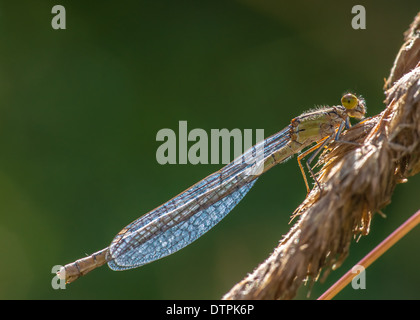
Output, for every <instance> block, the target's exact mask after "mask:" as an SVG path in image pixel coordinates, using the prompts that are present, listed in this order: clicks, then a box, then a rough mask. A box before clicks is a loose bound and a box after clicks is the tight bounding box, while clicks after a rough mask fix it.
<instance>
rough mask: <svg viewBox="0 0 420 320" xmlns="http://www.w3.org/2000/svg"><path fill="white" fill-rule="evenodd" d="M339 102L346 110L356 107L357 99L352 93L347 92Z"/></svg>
mask: <svg viewBox="0 0 420 320" xmlns="http://www.w3.org/2000/svg"><path fill="white" fill-rule="evenodd" d="M341 103H342V105H343V107H344V108H346V109H347V110H349V109H354V108H356V106H357V104H358V103H359V99H357V97H356V96H355V95H354V94H351V93H347V94H346V95H344V96H343V97H342V98H341Z"/></svg>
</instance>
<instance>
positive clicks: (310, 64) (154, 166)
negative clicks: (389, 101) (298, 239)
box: [0, 0, 420, 299]
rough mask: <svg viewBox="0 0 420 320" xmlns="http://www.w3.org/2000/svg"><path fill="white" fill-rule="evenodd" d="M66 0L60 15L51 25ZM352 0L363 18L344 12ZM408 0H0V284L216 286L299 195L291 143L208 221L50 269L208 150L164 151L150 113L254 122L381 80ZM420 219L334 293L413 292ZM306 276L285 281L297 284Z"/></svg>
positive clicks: (267, 247) (237, 274) (385, 225)
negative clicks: (100, 261)
mask: <svg viewBox="0 0 420 320" xmlns="http://www.w3.org/2000/svg"><path fill="white" fill-rule="evenodd" d="M56 4H61V5H64V6H65V8H66V11H67V12H66V18H67V29H66V30H53V29H52V28H51V19H52V17H53V15H52V14H51V8H52V7H53V6H54V5H56ZM356 4H362V5H364V6H365V8H366V12H367V29H366V30H353V29H352V28H351V19H352V17H353V15H352V14H351V8H352V7H353V5H356ZM418 9H419V6H418V1H392V2H391V1H390V2H386V3H385V2H383V1H358V2H352V1H344V2H343V1H340V2H339V1H324V2H322V4H321V3H320V2H318V3H316V4H315V3H312V2H310V1H305V2H304V1H299V0H298V1H293V2H280V1H274V0H272V1H257V0H254V1H251V0H244V1H214V0H212V1H156V0H154V1H151V0H150V1H124V2H117V1H115V0H114V1H88V3H86V2H82V1H79V2H77V3H76V2H75V1H64V0H63V1H13V2H12V1H0V37H1V38H0V39H1V49H0V50H1V53H0V56H1V61H0V81H1V85H0V145H1V156H0V190H1V192H0V243H1V245H0V257H1V260H0V261H1V263H0V298H2V299H123V298H128V299H218V298H220V297H221V296H222V295H223V294H224V293H226V292H227V291H228V290H229V289H230V288H231V287H232V286H233V285H234V284H235V283H236V282H238V281H239V280H241V279H242V278H243V277H244V276H245V275H246V274H247V273H248V272H251V271H252V270H253V268H255V267H256V266H257V265H258V264H259V263H260V262H261V261H263V260H264V259H265V258H266V257H267V256H268V255H269V254H270V253H271V251H272V250H273V248H274V247H275V246H276V245H277V243H278V240H279V239H281V237H282V235H283V234H285V233H286V232H287V231H288V229H289V227H290V225H289V224H288V222H289V217H290V215H291V213H292V212H293V210H294V209H295V208H296V207H297V205H298V204H299V203H300V202H301V201H302V200H303V199H304V197H305V186H304V183H303V181H302V178H301V176H300V172H299V169H298V166H297V165H296V161H295V160H292V161H289V162H287V163H285V164H283V165H280V166H278V167H276V168H274V169H273V170H271V171H270V172H269V173H267V174H266V175H265V176H264V177H262V178H261V179H260V180H259V182H258V183H257V184H256V185H255V187H254V188H253V190H252V191H251V192H250V193H249V194H248V195H247V196H246V198H245V199H244V200H243V201H242V202H241V203H240V204H239V205H238V206H237V208H235V210H234V211H233V212H232V213H231V214H230V215H228V217H226V218H225V219H224V220H223V221H222V222H221V223H220V224H219V225H217V227H215V228H214V229H213V230H211V232H209V233H207V234H206V235H205V236H203V237H202V238H201V239H199V241H196V242H194V243H193V244H191V245H190V246H188V247H187V248H185V249H184V250H181V251H180V252H178V253H176V254H174V255H172V256H169V257H166V258H164V259H162V260H159V261H156V262H154V263H152V264H149V265H146V266H144V267H141V268H138V269H134V270H130V271H125V272H112V271H110V270H109V269H108V268H107V267H106V266H104V267H102V268H100V269H98V270H95V271H93V272H92V273H90V274H89V275H88V276H86V277H84V278H82V279H80V280H78V281H77V282H75V283H73V284H70V285H68V286H67V289H66V290H53V289H52V287H51V280H52V278H53V274H52V273H51V269H52V267H53V266H54V265H57V264H65V263H68V262H71V261H74V260H76V259H79V258H82V257H83V256H84V255H85V254H87V253H89V254H90V253H92V252H95V251H97V250H99V249H102V248H104V247H105V246H107V245H109V243H110V242H111V240H112V239H113V237H114V235H115V234H116V233H117V232H118V231H119V230H120V229H121V228H122V227H124V226H125V225H126V224H128V223H129V222H131V221H132V220H134V219H136V218H137V217H139V216H140V215H142V214H144V213H146V212H148V211H149V210H151V209H153V208H155V207H156V206H158V205H160V204H162V203H163V202H165V201H167V200H168V199H170V198H172V197H173V196H174V195H176V194H178V193H179V192H181V191H183V190H184V189H186V188H188V187H189V186H191V185H192V184H194V183H195V182H197V181H199V180H200V179H202V178H204V177H205V176H207V175H208V174H210V173H212V172H213V171H215V170H218V169H219V168H220V167H221V165H195V166H194V165H165V166H162V165H159V164H158V163H157V161H156V150H157V148H158V146H159V145H160V144H161V142H157V141H156V133H157V132H158V131H159V130H160V129H162V128H171V129H173V130H175V131H176V130H177V128H178V121H180V120H186V121H188V126H189V129H193V128H203V129H205V130H206V131H207V132H210V129H212V128H215V129H221V128H227V129H229V130H231V129H234V128H239V129H241V130H243V129H264V130H265V135H266V136H268V135H271V134H273V133H275V132H277V131H279V130H280V129H282V128H283V127H285V126H286V125H287V124H288V123H289V121H290V119H291V118H293V117H294V116H297V115H299V114H300V113H301V112H303V111H304V110H306V109H309V108H312V107H313V106H314V105H321V104H337V103H339V99H340V97H341V95H342V93H344V92H345V91H346V90H352V91H353V92H357V93H358V94H362V95H363V96H364V97H365V98H366V100H367V104H368V112H369V115H373V114H376V113H378V112H380V111H381V110H382V109H383V103H382V101H383V99H384V94H383V89H382V86H383V83H384V80H383V79H384V78H385V77H387V76H388V75H389V71H390V67H391V65H392V63H393V61H394V58H395V56H396V54H397V52H398V49H399V48H400V46H401V45H402V43H403V32H404V31H405V30H406V29H407V28H408V25H409V24H410V23H411V21H412V19H413V18H414V16H415V14H416V13H417V11H418ZM419 190H420V177H419V176H417V177H414V178H412V179H410V180H409V182H408V183H406V184H404V185H400V186H398V188H397V189H396V192H395V194H394V196H393V198H392V203H391V204H390V205H389V206H388V207H387V208H385V209H384V212H385V213H386V214H387V218H386V219H383V218H381V217H380V216H379V215H377V216H375V217H374V219H373V224H372V229H371V233H370V234H369V235H368V236H366V237H364V238H362V239H361V240H360V241H359V243H357V244H356V243H353V245H352V247H351V251H350V256H349V258H348V259H347V260H346V262H345V263H344V265H343V266H342V267H341V268H339V269H338V270H337V271H335V272H332V273H331V275H330V276H329V277H328V279H327V281H326V282H325V283H316V284H315V286H314V288H313V289H312V294H311V297H310V298H311V299H313V298H316V297H317V296H319V295H320V294H321V293H322V292H324V291H325V290H326V289H327V288H328V287H329V286H330V285H331V284H332V283H334V282H335V281H336V280H337V279H338V278H340V277H341V275H342V274H343V273H344V272H346V271H347V270H348V269H349V268H351V267H352V266H353V265H354V264H355V263H356V262H357V261H359V260H360V259H361V258H363V257H364V255H365V254H366V253H368V252H369V251H370V250H371V249H372V248H373V247H375V246H376V245H377V244H378V243H379V242H380V241H381V240H383V239H384V238H385V237H386V236H387V235H388V234H389V233H391V232H392V231H393V230H394V229H395V228H396V227H397V226H399V225H400V224H401V223H402V222H403V221H405V220H406V219H407V218H408V217H409V216H410V215H411V214H413V213H414V212H415V211H416V210H417V209H419V208H420V200H419V198H418V195H419ZM419 241H420V230H419V228H417V229H415V230H414V231H412V232H411V233H410V234H409V235H408V236H406V237H405V238H404V239H403V240H402V241H400V242H399V243H398V244H397V245H396V246H395V247H393V248H392V249H391V250H390V251H389V252H387V253H386V254H385V256H383V257H382V258H380V259H379V260H378V261H377V262H375V263H374V265H372V266H371V267H369V269H368V270H367V275H366V285H367V289H366V290H357V291H356V290H353V289H352V288H351V287H348V288H346V289H345V290H344V291H343V292H342V293H340V294H339V295H338V296H337V299H368V298H369V299H402V298H408V299H419V298H420V291H419V285H420V276H419V273H418V271H419V264H420V256H419V245H418V243H419ZM307 290H308V289H307V288H306V287H303V288H302V289H301V290H300V292H299V296H298V298H302V299H306V293H307Z"/></svg>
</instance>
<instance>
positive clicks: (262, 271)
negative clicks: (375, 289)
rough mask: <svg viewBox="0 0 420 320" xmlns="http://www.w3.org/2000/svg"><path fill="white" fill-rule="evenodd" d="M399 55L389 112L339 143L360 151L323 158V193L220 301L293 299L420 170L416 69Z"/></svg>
mask: <svg viewBox="0 0 420 320" xmlns="http://www.w3.org/2000/svg"><path fill="white" fill-rule="evenodd" d="M419 25H420V15H418V16H417V17H416V20H415V22H414V23H413V24H412V25H411V28H410V30H411V33H410V35H411V36H412V37H414V38H415V39H411V40H412V43H417V41H418V37H419V32H417V30H419ZM416 39H417V40H416ZM407 41H408V40H407ZM411 48H413V50H414V51H413V52H412V53H411V54H412V55H413V56H414V57H417V55H418V50H416V48H415V47H414V46H412V47H411ZM401 50H404V51H405V53H404V59H396V62H395V63H396V65H394V67H393V73H392V75H391V77H394V78H393V79H392V81H395V72H394V70H398V72H400V74H404V76H402V77H401V78H400V79H399V80H398V81H397V82H395V83H394V84H393V85H392V87H391V88H390V89H389V90H388V91H387V92H386V100H385V103H386V109H385V110H384V111H383V112H382V113H381V114H380V115H378V116H375V117H372V118H370V119H368V120H366V121H365V122H363V123H360V124H358V125H357V126H355V127H353V128H352V129H351V130H348V131H347V132H346V134H344V135H343V137H342V140H347V141H355V142H358V143H359V144H360V145H361V146H360V147H357V146H354V145H350V144H336V145H333V146H332V148H331V150H329V152H327V153H326V154H324V155H323V156H322V158H321V162H322V163H323V167H322V168H321V170H320V172H319V181H320V182H321V184H322V185H323V190H322V192H320V190H318V189H317V188H315V189H314V190H313V191H312V192H311V193H310V194H309V195H308V197H307V198H306V199H305V201H304V202H303V203H302V204H301V205H300V206H299V207H298V209H297V210H296V216H297V217H298V221H297V223H296V224H295V225H294V226H293V227H292V229H291V230H290V231H289V233H288V234H287V235H286V236H285V237H284V238H283V239H282V240H281V242H280V244H279V246H278V247H277V248H276V249H275V251H274V252H273V253H272V254H271V256H270V257H269V258H268V259H267V260H266V261H265V262H263V263H262V264H261V265H260V266H259V267H258V268H256V269H255V270H254V272H253V273H251V274H249V275H248V276H247V277H246V278H245V279H244V280H242V281H241V282H240V283H238V284H237V285H235V286H234V287H233V288H232V289H231V291H230V292H228V293H227V294H226V295H225V296H224V297H223V298H224V299H291V298H293V297H294V296H295V295H296V292H297V290H298V288H299V287H300V286H301V285H302V283H303V281H304V280H305V279H310V281H316V280H317V279H318V277H319V276H320V274H321V272H322V273H323V274H322V276H323V277H325V276H327V274H328V273H329V271H330V270H331V269H334V268H336V267H338V266H339V265H340V264H341V263H342V262H343V260H344V259H345V258H346V256H347V255H348V252H349V248H350V244H351V242H352V239H354V238H355V237H356V236H358V235H359V236H360V235H365V234H367V233H368V232H369V228H370V221H371V216H372V214H373V213H375V212H378V211H380V209H381V208H383V207H384V206H386V205H387V204H388V203H389V202H390V201H391V196H392V193H393V191H394V188H395V186H396V185H397V184H398V183H401V182H404V181H406V179H407V178H408V177H409V176H412V175H414V174H416V173H418V172H419V171H420V67H417V68H415V69H413V70H411V71H410V70H409V68H411V65H409V64H407V63H406V61H412V60H411V58H410V50H409V48H408V49H407V46H406V44H404V46H403V48H402V49H401ZM413 59H415V58H413ZM417 62H418V61H417ZM398 63H402V65H398ZM407 68H408V69H407ZM387 85H390V82H388V83H387Z"/></svg>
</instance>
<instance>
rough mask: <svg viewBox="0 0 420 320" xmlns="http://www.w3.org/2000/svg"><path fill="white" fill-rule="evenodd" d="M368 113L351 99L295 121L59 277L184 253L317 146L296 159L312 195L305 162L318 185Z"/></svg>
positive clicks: (69, 279)
mask: <svg viewBox="0 0 420 320" xmlns="http://www.w3.org/2000/svg"><path fill="white" fill-rule="evenodd" d="M365 113H366V106H365V102H364V100H363V99H362V98H360V97H359V98H358V97H356V96H355V95H353V94H346V95H344V96H343V97H342V98H341V105H338V106H333V107H322V108H318V109H315V110H312V111H309V112H306V113H304V114H302V115H300V116H298V117H296V118H294V119H292V121H291V123H290V124H289V125H288V126H287V127H286V128H284V129H283V130H282V131H280V132H278V133H276V134H274V135H273V136H271V137H269V138H267V139H265V140H263V141H261V142H260V143H257V144H256V145H255V146H253V147H252V148H250V149H249V150H248V151H246V152H245V153H244V154H243V155H241V156H240V157H238V158H237V159H235V160H234V161H233V162H231V163H229V164H228V165H226V166H225V167H223V168H222V169H221V170H219V171H217V172H215V173H213V174H211V175H210V176H208V177H207V178H205V179H203V180H201V181H200V182H198V183H197V184H195V185H193V186H192V187H190V188H188V189H187V190H185V191H184V192H182V193H181V194H179V195H178V196H176V197H175V198H173V199H171V200H169V201H168V202H166V203H164V204H163V205H161V206H159V207H157V208H156V209H154V210H152V211H150V212H149V213H147V214H145V215H143V216H141V217H140V218H138V219H137V220H135V221H133V222H132V223H130V224H129V225H127V226H126V227H125V228H124V229H122V230H121V231H120V232H119V233H118V234H117V235H116V236H115V238H114V240H113V241H112V242H111V244H110V246H109V247H107V248H105V249H103V250H101V251H98V252H96V253H94V254H92V255H91V256H88V257H86V258H83V259H80V260H77V261H75V262H73V263H70V264H67V265H66V266H64V267H62V268H61V270H60V271H59V272H58V275H59V277H60V278H62V279H65V280H66V282H67V283H69V282H72V281H74V280H76V279H78V278H79V277H80V276H82V275H84V274H86V273H88V272H89V271H91V270H93V269H95V268H97V267H99V266H101V265H103V264H105V263H108V266H109V267H110V268H111V269H112V270H126V269H131V268H136V267H139V266H142V265H144V264H146V263H150V262H152V261H154V260H157V259H160V258H163V257H165V256H167V255H169V254H172V253H174V252H176V251H178V250H180V249H182V248H184V247H185V246H187V245H188V244H190V243H191V242H193V241H194V240H196V239H198V238H199V237H201V236H202V235H203V234H204V233H205V232H207V231H208V230H210V229H211V228H212V227H214V226H215V225H216V224H217V223H218V222H219V221H220V220H222V219H223V218H224V217H225V216H226V215H227V214H228V213H229V212H230V211H231V210H232V209H233V208H234V207H235V206H236V205H237V204H238V203H239V201H240V200H241V199H242V198H243V197H244V196H245V195H246V194H247V192H248V191H249V190H250V189H251V188H252V186H253V185H254V184H255V182H256V181H257V179H258V178H259V176H260V175H262V174H263V173H264V172H266V171H267V170H269V169H271V168H272V167H273V166H275V165H276V164H279V163H282V162H284V161H286V160H287V159H288V158H290V157H291V156H293V155H294V154H296V153H299V152H301V151H302V150H303V149H305V148H307V147H310V146H311V145H313V144H314V143H316V144H315V145H313V146H312V147H310V148H309V149H307V150H306V151H304V152H303V153H301V154H299V156H298V157H297V159H298V164H299V168H300V169H301V171H302V175H303V178H304V181H305V185H306V188H307V191H308V192H309V191H310V189H309V186H308V181H307V179H306V175H305V172H304V169H303V167H302V164H301V160H302V159H303V158H304V157H305V156H307V155H308V154H309V153H311V152H312V155H311V156H310V157H309V159H308V160H307V161H306V165H307V168H308V170H309V172H310V174H311V176H312V178H313V179H314V180H315V182H316V183H317V184H318V181H317V180H316V178H315V176H314V173H313V172H312V169H311V166H310V163H311V162H312V160H313V159H314V158H315V157H316V155H317V154H318V153H319V152H320V151H321V150H322V149H323V147H324V146H326V145H327V144H328V143H329V142H331V141H332V140H335V141H341V140H340V134H341V132H342V131H343V129H344V128H349V127H350V121H349V118H355V119H362V118H363V117H364V115H365ZM341 142H345V141H341ZM258 150H262V157H260V160H255V161H252V160H253V159H255V155H256V153H258ZM318 187H320V186H319V184H318Z"/></svg>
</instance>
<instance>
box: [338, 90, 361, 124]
mask: <svg viewBox="0 0 420 320" xmlns="http://www.w3.org/2000/svg"><path fill="white" fill-rule="evenodd" d="M341 104H342V105H343V107H344V108H346V110H347V114H348V115H349V117H352V118H356V119H363V118H364V117H365V113H366V103H365V100H364V99H363V98H362V97H359V98H358V97H356V96H355V95H354V94H351V93H347V94H345V95H344V96H343V97H342V98H341Z"/></svg>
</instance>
